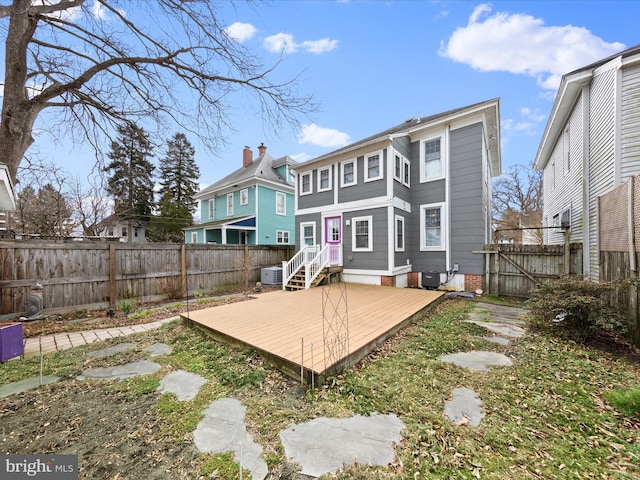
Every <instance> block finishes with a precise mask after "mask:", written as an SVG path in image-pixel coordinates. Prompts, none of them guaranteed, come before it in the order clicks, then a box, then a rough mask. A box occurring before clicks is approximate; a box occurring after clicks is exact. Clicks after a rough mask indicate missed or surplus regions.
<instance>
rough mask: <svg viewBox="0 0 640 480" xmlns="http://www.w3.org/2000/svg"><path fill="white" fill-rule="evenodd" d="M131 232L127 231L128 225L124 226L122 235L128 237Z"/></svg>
mask: <svg viewBox="0 0 640 480" xmlns="http://www.w3.org/2000/svg"><path fill="white" fill-rule="evenodd" d="M128 235H129V234H128V233H127V227H122V236H123V237H127V236H128Z"/></svg>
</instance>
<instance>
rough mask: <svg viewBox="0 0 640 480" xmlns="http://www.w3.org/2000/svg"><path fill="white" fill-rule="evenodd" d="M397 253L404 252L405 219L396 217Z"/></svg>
mask: <svg viewBox="0 0 640 480" xmlns="http://www.w3.org/2000/svg"><path fill="white" fill-rule="evenodd" d="M395 237H396V252H404V217H401V216H400V215H396V225H395Z"/></svg>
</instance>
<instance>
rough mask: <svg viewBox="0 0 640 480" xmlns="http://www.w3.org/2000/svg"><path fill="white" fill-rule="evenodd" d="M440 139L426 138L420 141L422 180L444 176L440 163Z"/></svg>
mask: <svg viewBox="0 0 640 480" xmlns="http://www.w3.org/2000/svg"><path fill="white" fill-rule="evenodd" d="M440 140H441V139H440V138H436V139H434V140H428V141H426V142H423V143H422V151H423V155H424V156H423V164H422V171H423V175H422V176H423V180H424V181H425V182H427V181H429V180H437V179H439V178H443V177H444V168H443V165H442V151H441V143H442V142H441V141H440Z"/></svg>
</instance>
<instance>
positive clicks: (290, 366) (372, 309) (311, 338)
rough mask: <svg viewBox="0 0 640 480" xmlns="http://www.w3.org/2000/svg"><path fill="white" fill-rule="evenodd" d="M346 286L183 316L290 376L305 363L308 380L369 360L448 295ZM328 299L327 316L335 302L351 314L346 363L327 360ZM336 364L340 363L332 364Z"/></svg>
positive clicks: (274, 295) (269, 296)
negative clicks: (390, 337)
mask: <svg viewBox="0 0 640 480" xmlns="http://www.w3.org/2000/svg"><path fill="white" fill-rule="evenodd" d="M341 285H342V287H343V288H342V289H341V288H340V287H339V286H338V285H336V284H334V285H331V287H317V288H310V289H308V290H299V291H285V290H278V291H274V292H268V293H261V294H258V295H255V296H254V297H253V298H252V299H250V300H247V301H245V302H238V303H231V304H226V305H219V306H216V307H213V308H208V309H203V310H195V311H191V312H187V313H185V314H182V317H183V318H185V319H186V320H187V321H188V322H190V323H192V324H194V325H195V326H197V327H199V328H202V329H204V330H206V331H208V332H209V333H211V334H212V335H213V336H214V337H215V338H218V339H225V340H228V341H232V342H233V343H236V344H241V345H245V346H249V347H251V348H254V349H255V350H257V351H258V352H259V353H260V354H263V355H265V356H266V357H267V358H269V359H270V360H272V361H274V363H275V364H276V366H277V367H279V368H281V369H282V370H283V371H284V372H285V373H288V374H294V373H295V372H300V370H301V367H302V363H304V371H305V372H306V373H305V376H310V375H315V376H317V377H324V376H325V375H327V374H329V373H332V371H333V370H334V369H335V368H336V363H337V364H345V363H346V364H349V365H350V364H353V363H355V362H357V361H358V360H359V359H361V358H363V357H364V356H365V355H367V354H368V353H369V352H370V351H371V350H372V349H373V348H374V347H375V345H377V344H378V343H379V342H380V341H382V340H384V339H385V338H386V337H387V336H388V335H389V334H390V332H394V331H395V330H397V329H398V328H401V327H402V326H403V324H405V323H407V322H408V321H410V320H411V319H412V317H413V316H415V315H416V314H418V313H420V312H421V311H423V310H424V309H426V308H428V307H429V306H430V305H432V304H433V303H434V302H437V301H438V300H439V299H440V298H441V297H442V295H443V292H436V291H431V290H422V289H409V288H395V287H380V286H372V285H360V284H351V283H350V284H341ZM344 292H346V306H345V301H344V298H345V296H344ZM327 299H329V300H330V301H328V302H326V303H327V305H328V306H327V308H326V309H325V314H326V315H327V316H329V317H333V315H335V310H334V309H332V308H335V307H331V303H333V304H334V305H335V304H337V305H338V308H337V309H338V311H339V312H340V313H341V314H342V315H344V312H346V315H347V318H348V331H349V350H348V352H343V353H344V356H343V357H342V358H338V359H335V358H332V359H326V360H325V351H324V350H325V349H324V334H323V330H324V328H323V303H325V300H327ZM303 341H304V358H303V357H302V352H303ZM312 344H313V365H311V345H312ZM340 350H342V349H340ZM331 360H336V362H334V363H333V364H332V361H331ZM299 375H300V374H299V373H298V377H299Z"/></svg>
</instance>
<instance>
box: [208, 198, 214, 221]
mask: <svg viewBox="0 0 640 480" xmlns="http://www.w3.org/2000/svg"><path fill="white" fill-rule="evenodd" d="M214 218H216V199H215V198H212V199H210V200H209V220H213V219H214Z"/></svg>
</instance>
